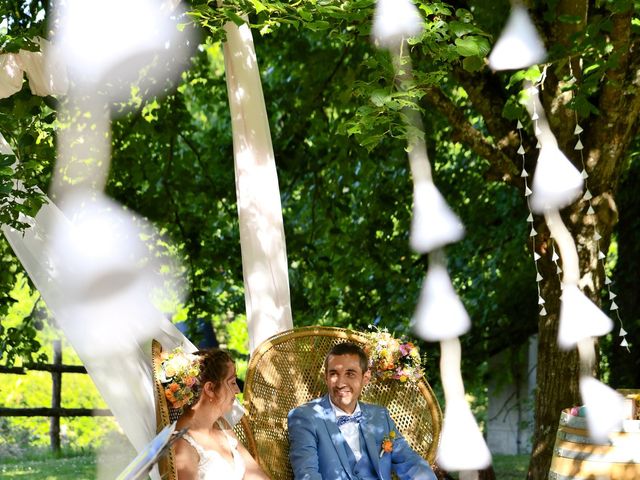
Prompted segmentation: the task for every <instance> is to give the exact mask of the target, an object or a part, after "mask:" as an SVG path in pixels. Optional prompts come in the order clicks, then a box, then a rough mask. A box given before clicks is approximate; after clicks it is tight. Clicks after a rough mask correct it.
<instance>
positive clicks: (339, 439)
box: [288, 342, 436, 480]
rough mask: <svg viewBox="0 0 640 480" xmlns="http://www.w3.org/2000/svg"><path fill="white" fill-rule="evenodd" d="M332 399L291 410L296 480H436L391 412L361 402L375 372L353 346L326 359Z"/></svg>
mask: <svg viewBox="0 0 640 480" xmlns="http://www.w3.org/2000/svg"><path fill="white" fill-rule="evenodd" d="M324 366H325V381H326V383H327V388H328V390H329V393H328V395H325V396H324V397H322V398H317V399H315V400H312V401H311V402H309V403H307V404H305V405H302V406H300V407H297V408H294V409H293V410H291V411H290V412H289V418H288V422H289V446H290V453H289V457H290V459H291V466H292V468H293V475H294V478H295V480H302V479H304V480H356V479H362V480H373V479H376V480H390V479H391V472H392V471H393V472H395V473H396V475H397V476H398V478H400V480H436V476H435V475H434V473H433V471H432V470H431V468H430V467H429V464H428V463H427V462H426V461H425V460H424V459H423V458H421V457H420V456H419V455H418V454H417V453H415V452H414V451H413V450H412V449H411V447H409V444H408V443H407V441H406V440H405V439H404V438H403V437H402V435H401V434H400V432H399V431H398V429H397V428H396V426H395V424H394V423H393V420H392V419H391V417H390V416H389V412H388V411H387V409H386V408H384V407H380V406H378V405H371V404H366V403H360V402H358V398H359V397H360V393H361V392H362V388H363V387H364V386H365V385H366V384H367V383H369V379H370V378H371V372H370V371H369V367H368V359H367V355H366V354H365V352H364V351H363V350H362V348H360V347H359V346H358V345H356V344H354V343H349V342H347V343H340V344H338V345H336V346H335V347H333V348H332V349H331V351H330V352H329V353H328V355H327V357H326V358H325V361H324Z"/></svg>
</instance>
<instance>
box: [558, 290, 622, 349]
mask: <svg viewBox="0 0 640 480" xmlns="http://www.w3.org/2000/svg"><path fill="white" fill-rule="evenodd" d="M612 328H613V322H612V321H611V319H610V318H609V317H607V316H606V315H605V314H604V313H603V312H602V310H600V309H599V308H598V307H597V306H596V305H595V304H594V303H593V302H592V301H591V300H589V299H588V298H587V297H586V296H585V295H584V293H582V292H581V291H580V289H578V287H577V286H575V285H564V286H563V289H562V300H561V305H560V328H559V329H558V345H559V346H560V348H563V349H566V350H568V349H570V348H573V347H574V346H575V345H576V344H577V343H578V342H579V341H580V340H583V339H585V338H589V337H599V336H600V335H604V334H606V333H609V332H610V331H611V329H612Z"/></svg>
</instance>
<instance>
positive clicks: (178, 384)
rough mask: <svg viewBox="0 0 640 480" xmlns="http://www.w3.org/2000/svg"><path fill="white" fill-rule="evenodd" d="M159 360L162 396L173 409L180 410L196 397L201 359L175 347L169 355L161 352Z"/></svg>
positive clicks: (198, 388) (198, 387)
mask: <svg viewBox="0 0 640 480" xmlns="http://www.w3.org/2000/svg"><path fill="white" fill-rule="evenodd" d="M161 360H162V368H161V371H160V381H161V382H162V385H163V386H164V395H165V397H167V400H168V401H169V402H170V403H171V406H172V407H173V408H175V409H178V410H181V409H182V408H184V407H185V406H186V405H190V404H191V403H192V402H193V401H194V400H195V399H196V398H197V397H198V393H199V390H200V381H199V380H198V376H199V375H200V362H201V359H200V357H199V356H197V355H193V354H190V353H185V351H184V350H183V349H182V347H177V348H175V349H173V350H172V351H171V352H169V353H167V352H162V356H161Z"/></svg>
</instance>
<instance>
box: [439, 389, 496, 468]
mask: <svg viewBox="0 0 640 480" xmlns="http://www.w3.org/2000/svg"><path fill="white" fill-rule="evenodd" d="M436 462H437V463H438V465H439V466H440V467H442V468H443V469H445V470H448V471H452V472H453V471H461V470H483V469H485V468H487V467H488V466H489V465H491V453H490V452H489V449H488V448H487V444H486V442H485V441H484V438H483V437H482V433H480V429H479V428H478V423H477V422H476V419H475V418H474V417H473V414H472V413H471V409H470V408H469V404H468V403H467V402H466V401H465V400H464V398H462V399H458V398H456V399H452V400H448V401H447V406H446V409H445V412H444V422H443V425H442V434H441V435H440V445H439V447H438V453H437V456H436Z"/></svg>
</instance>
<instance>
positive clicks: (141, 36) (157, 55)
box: [49, 0, 194, 101]
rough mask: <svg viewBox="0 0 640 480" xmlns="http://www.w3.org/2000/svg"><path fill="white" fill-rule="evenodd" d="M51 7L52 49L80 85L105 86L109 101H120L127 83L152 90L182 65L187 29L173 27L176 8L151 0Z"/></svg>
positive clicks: (91, 0) (86, 0)
mask: <svg viewBox="0 0 640 480" xmlns="http://www.w3.org/2000/svg"><path fill="white" fill-rule="evenodd" d="M56 10H57V12H56V13H57V14H58V15H59V18H60V21H59V23H58V24H56V28H57V31H56V34H55V35H54V37H53V38H54V42H55V43H54V48H55V50H56V52H57V53H58V55H59V56H60V58H64V59H65V64H66V67H67V71H68V73H69V77H70V78H72V79H73V80H74V82H75V84H76V85H77V86H78V88H80V89H82V88H86V89H91V90H92V93H94V91H93V90H94V86H98V85H100V86H103V85H108V86H109V89H108V95H109V98H110V99H111V100H113V101H126V100H128V99H129V98H130V95H131V86H132V84H134V83H135V84H136V85H138V86H139V87H140V92H141V94H144V93H158V92H159V91H161V90H162V89H163V88H165V87H166V84H167V81H168V80H169V79H170V78H175V76H177V74H179V72H180V71H181V70H182V69H184V68H183V67H186V63H185V62H187V61H188V58H189V51H190V47H189V43H190V42H189V32H190V31H191V29H188V28H187V29H185V28H182V29H179V28H178V23H179V16H180V14H181V11H180V10H179V9H178V8H176V9H175V10H174V11H170V10H169V8H168V4H167V5H164V6H161V4H160V2H158V1H156V0H136V1H133V2H132V1H129V0H109V1H108V2H105V1H103V0H67V1H66V2H60V3H59V4H57V8H56ZM191 43H194V42H191ZM49 65H50V68H52V69H54V68H56V67H57V66H58V65H57V62H52V63H50V64H49Z"/></svg>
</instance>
